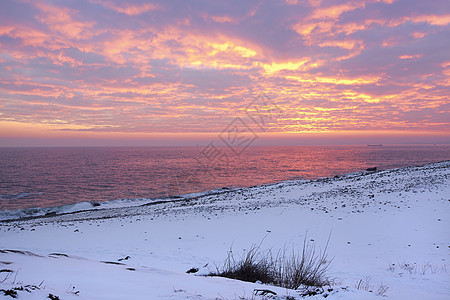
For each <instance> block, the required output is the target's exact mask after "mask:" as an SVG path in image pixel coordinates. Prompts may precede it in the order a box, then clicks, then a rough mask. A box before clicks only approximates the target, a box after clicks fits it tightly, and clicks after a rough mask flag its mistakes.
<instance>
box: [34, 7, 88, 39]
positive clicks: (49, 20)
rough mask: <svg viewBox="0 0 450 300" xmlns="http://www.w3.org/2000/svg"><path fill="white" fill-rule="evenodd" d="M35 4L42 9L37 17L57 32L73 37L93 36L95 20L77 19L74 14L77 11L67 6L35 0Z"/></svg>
mask: <svg viewBox="0 0 450 300" xmlns="http://www.w3.org/2000/svg"><path fill="white" fill-rule="evenodd" d="M34 5H35V6H36V7H37V8H38V9H39V10H40V11H41V14H40V15H39V16H37V17H36V18H37V19H38V20H39V21H41V22H42V23H44V24H47V26H48V27H49V28H50V29H51V30H52V31H55V32H59V33H61V34H63V35H65V36H67V37H68V38H72V39H87V38H90V37H92V34H93V32H92V31H91V30H90V29H91V28H92V26H93V25H94V24H95V23H94V22H93V21H90V22H80V21H75V20H74V19H73V16H74V15H75V14H77V12H76V11H75V10H73V9H69V8H66V7H57V6H54V5H50V4H46V3H43V2H35V3H34Z"/></svg>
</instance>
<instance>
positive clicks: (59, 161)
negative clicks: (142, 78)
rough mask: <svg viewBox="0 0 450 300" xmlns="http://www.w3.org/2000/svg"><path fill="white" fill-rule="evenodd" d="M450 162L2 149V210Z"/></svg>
mask: <svg viewBox="0 0 450 300" xmlns="http://www.w3.org/2000/svg"><path fill="white" fill-rule="evenodd" d="M442 160H450V146H382V147H369V146H270V147H254V148H248V149H246V150H245V151H243V152H242V153H241V154H239V155H236V154H235V153H233V152H232V151H230V150H229V149H226V148H217V149H213V148H195V147H194V148H144V147H142V148H0V211H6V210H8V211H11V210H18V209H24V208H31V207H42V208H44V207H54V206H61V205H67V204H74V203H79V202H92V201H93V202H102V201H113V200H118V199H141V198H142V199H149V198H150V199H154V198H162V197H167V196H172V195H180V194H187V193H192V192H203V191H208V190H212V189H217V188H222V187H243V186H253V185H258V184H263V183H273V182H279V181H283V180H289V179H313V178H318V177H329V176H334V175H339V174H346V173H351V172H355V171H362V170H365V169H366V168H368V167H375V166H376V167H378V169H389V168H397V167H403V166H413V165H421V164H425V163H430V162H437V161H442Z"/></svg>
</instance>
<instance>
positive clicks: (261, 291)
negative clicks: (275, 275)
mask: <svg viewBox="0 0 450 300" xmlns="http://www.w3.org/2000/svg"><path fill="white" fill-rule="evenodd" d="M253 292H254V293H255V296H258V295H261V296H267V295H268V294H271V295H274V296H276V295H277V293H275V292H274V291H271V290H267V289H254V290H253Z"/></svg>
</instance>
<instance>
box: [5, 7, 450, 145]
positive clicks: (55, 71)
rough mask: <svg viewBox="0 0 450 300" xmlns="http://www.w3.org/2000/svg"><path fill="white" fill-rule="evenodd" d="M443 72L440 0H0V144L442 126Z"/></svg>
mask: <svg viewBox="0 0 450 300" xmlns="http://www.w3.org/2000/svg"><path fill="white" fill-rule="evenodd" d="M449 85H450V2H449V1H448V0H433V1H426V0H422V1H420V0H355V1H336V0H330V1H327V0H323V1H322V0H287V1H242V0H239V1H238V0H230V1H200V0H198V1H159V2H156V1H155V2H149V1H138V0H128V1H119V0H68V1H56V0H54V1H51V0H48V1H44V0H36V1H31V0H16V1H11V0H1V2H0V143H3V145H5V146H9V145H46V144H48V143H50V144H51V143H56V144H58V143H60V144H67V145H73V144H75V145H76V144H80V145H82V144H95V143H98V141H103V142H104V143H105V144H108V143H111V141H115V142H116V143H118V144H120V143H121V141H138V140H141V141H142V140H146V141H154V142H155V143H163V141H171V142H173V141H181V140H186V141H187V140H191V141H194V140H195V142H198V140H202V139H203V140H207V139H210V138H211V137H213V136H215V135H217V134H219V133H220V132H223V131H224V130H225V131H232V130H237V132H238V131H239V130H241V131H245V130H247V131H248V130H253V132H255V133H257V134H258V135H259V136H264V135H266V136H268V137H269V136H270V137H271V138H272V139H273V140H275V139H276V138H277V137H278V138H280V137H283V138H285V141H286V139H290V140H299V141H300V140H301V139H302V138H305V137H323V140H322V143H327V142H326V139H327V138H326V137H336V136H345V137H346V138H348V137H352V136H353V137H373V136H377V137H384V139H385V140H383V139H382V138H381V139H377V141H381V142H382V141H387V142H389V141H399V140H398V138H399V137H406V136H407V137H408V138H407V139H404V141H408V142H419V143H420V142H432V143H434V142H450V134H449V132H450V121H449V120H450V117H449V110H450V100H449V95H450V87H449ZM393 137H394V138H393ZM319 139H320V138H319ZM269 140H270V138H269ZM279 140H281V138H280V139H279ZM356 140H357V139H356ZM356 140H355V141H356ZM57 141H59V142H57ZM156 141H157V142H156ZM345 141H347V140H345ZM348 141H349V140H348ZM359 141H361V140H359ZM402 141H403V140H402ZM103 142H100V144H101V143H103ZM364 142H365V141H364ZM129 143H132V142H129ZM318 143H320V142H318ZM0 146H1V144H0Z"/></svg>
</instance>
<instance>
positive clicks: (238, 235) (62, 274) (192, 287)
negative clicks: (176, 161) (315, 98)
mask: <svg viewBox="0 0 450 300" xmlns="http://www.w3.org/2000/svg"><path fill="white" fill-rule="evenodd" d="M449 182H450V161H446V162H441V163H434V164H428V165H425V166H420V167H408V168H401V169H395V170H385V171H377V172H358V173H353V174H349V175H345V176H341V177H337V178H324V179H318V180H312V181H288V182H283V183H278V184H273V185H265V186H257V187H251V188H241V189H235V190H226V189H224V190H222V191H216V192H215V193H211V194H206V195H203V196H198V197H193V198H180V199H172V200H171V201H167V202H165V203H162V202H161V203H152V204H147V205H143V206H134V207H128V208H124V207H122V208H115V209H100V210H87V211H82V212H77V213H69V214H64V215H59V216H58V215H56V216H48V217H40V218H33V219H28V220H25V219H24V220H16V221H11V220H9V221H2V222H0V249H1V251H0V290H1V291H0V296H3V295H4V296H5V297H10V296H8V293H14V292H16V293H17V296H18V298H19V299H44V298H47V297H49V295H52V297H54V299H57V298H56V297H58V298H59V299H263V298H264V297H265V298H269V297H271V298H274V299H294V298H298V299H301V298H302V296H301V295H300V293H299V292H298V291H294V290H288V289H285V288H279V287H273V286H269V285H262V284H260V283H248V282H241V281H237V280H231V279H226V278H219V277H205V276H201V275H205V274H208V273H209V272H210V271H214V270H215V269H216V266H220V265H221V264H223V262H224V260H225V258H226V256H227V251H229V250H230V249H232V250H233V252H234V253H235V254H236V255H237V256H239V255H242V253H244V252H245V250H248V249H249V248H250V247H251V246H252V245H255V244H258V245H259V244H261V249H272V250H274V251H277V250H278V249H283V248H285V249H291V248H295V249H299V250H301V247H302V245H303V241H304V239H305V237H306V238H307V241H308V242H309V243H310V245H315V247H316V249H317V250H323V248H324V247H325V245H326V243H327V240H328V237H329V236H330V234H331V237H330V242H329V244H328V248H327V253H328V256H329V257H330V258H333V261H332V263H331V267H330V270H329V272H328V275H329V276H330V278H333V284H332V285H331V286H330V287H328V286H327V287H325V288H324V290H323V291H320V293H319V294H318V295H314V296H311V297H310V299H315V298H317V299H321V298H324V297H326V298H327V299H382V298H388V299H449V298H450V275H449V272H450V270H448V259H449V253H450V229H449V228H450V205H449V204H450V185H449ZM191 268H198V269H199V271H198V272H197V273H195V274H187V273H186V271H187V270H189V269H191ZM21 287H22V289H21ZM255 289H268V290H271V291H273V292H275V293H276V294H277V295H276V296H270V295H266V296H262V295H255V294H254V290H255ZM12 291H13V292H12ZM379 294H382V295H379ZM289 297H291V298H289Z"/></svg>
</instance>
